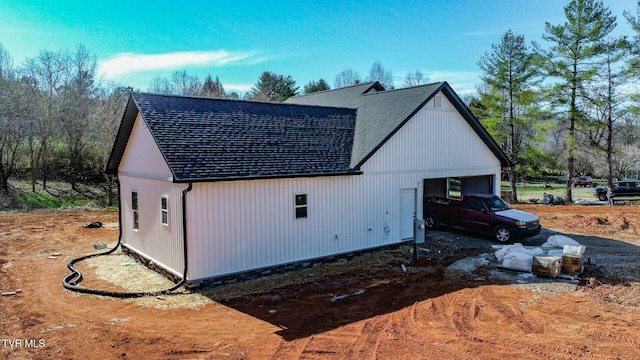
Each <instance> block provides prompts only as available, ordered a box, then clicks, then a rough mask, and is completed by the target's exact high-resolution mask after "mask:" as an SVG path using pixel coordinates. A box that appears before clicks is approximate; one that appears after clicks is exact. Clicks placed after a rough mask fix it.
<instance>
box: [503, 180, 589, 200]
mask: <svg viewBox="0 0 640 360" xmlns="http://www.w3.org/2000/svg"><path fill="white" fill-rule="evenodd" d="M500 190H501V191H503V192H505V191H506V192H508V191H511V184H510V183H509V182H508V181H503V182H502V183H501V184H500ZM517 191H518V200H519V201H528V200H529V199H540V200H542V198H543V195H544V193H547V194H551V195H553V196H555V197H563V198H564V197H565V194H566V184H565V182H564V181H553V182H550V181H546V182H545V181H542V180H540V181H535V180H534V181H528V182H524V183H522V182H521V183H518V184H517ZM571 191H572V192H571V196H572V197H573V199H574V200H576V199H579V198H582V199H587V200H597V199H596V198H595V197H594V196H593V188H592V187H572V188H571Z"/></svg>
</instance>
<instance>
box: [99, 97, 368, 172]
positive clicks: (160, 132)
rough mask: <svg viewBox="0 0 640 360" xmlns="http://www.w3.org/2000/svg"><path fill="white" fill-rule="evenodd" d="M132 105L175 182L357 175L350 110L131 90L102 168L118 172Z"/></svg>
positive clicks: (133, 116)
mask: <svg viewBox="0 0 640 360" xmlns="http://www.w3.org/2000/svg"><path fill="white" fill-rule="evenodd" d="M138 112H139V113H140V114H141V116H142V121H144V122H145V124H146V125H147V127H148V129H149V132H150V133H151V135H152V137H153V139H154V140H155V142H156V144H157V145H158V148H159V150H160V152H161V154H162V156H163V157H164V159H165V161H166V162H167V165H168V166H169V169H170V170H171V172H172V174H173V180H174V181H175V182H188V181H215V180H230V179H252V178H273V177H291V176H322V175H338V174H356V173H358V172H357V171H354V170H353V169H352V168H351V167H350V159H351V151H352V148H353V136H354V132H355V120H356V110H355V109H348V108H338V107H320V106H300V105H290V104H275V103H263V102H252V101H240V100H226V99H212V98H200V97H184V96H173V95H154V94H146V93H133V94H131V97H130V98H129V102H128V104H127V108H126V110H125V113H124V116H123V119H122V123H121V125H120V129H119V131H118V135H117V137H116V141H115V143H114V147H113V149H112V152H111V156H110V159H109V162H108V165H107V168H106V172H107V173H108V174H117V172H118V166H119V164H120V161H121V160H122V157H123V155H124V151H125V148H126V145H127V142H128V141H129V137H130V135H131V132H132V130H133V126H134V123H135V120H136V117H137V114H138Z"/></svg>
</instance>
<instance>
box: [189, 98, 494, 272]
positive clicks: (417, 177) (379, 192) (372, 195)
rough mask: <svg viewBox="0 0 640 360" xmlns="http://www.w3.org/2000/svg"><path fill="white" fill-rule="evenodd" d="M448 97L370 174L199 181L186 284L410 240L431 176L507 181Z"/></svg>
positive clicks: (388, 149)
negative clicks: (302, 206)
mask: <svg viewBox="0 0 640 360" xmlns="http://www.w3.org/2000/svg"><path fill="white" fill-rule="evenodd" d="M440 101H441V107H439V108H435V109H434V108H433V104H427V105H426V106H425V107H423V109H421V110H420V111H419V112H418V113H417V114H416V115H415V116H414V117H413V118H412V119H410V120H409V121H408V122H407V124H405V126H403V127H402V128H401V129H400V130H399V131H398V133H396V134H395V135H394V136H393V137H392V138H391V139H390V140H389V141H388V142H387V143H385V144H384V145H383V146H382V147H381V148H380V149H379V150H378V151H377V152H376V153H375V154H374V155H373V156H372V157H371V158H370V159H369V160H368V161H367V162H366V163H365V164H364V165H363V166H362V170H363V174H362V175H355V176H334V177H316V178H291V179H269V180H253V181H223V182H213V183H195V184H194V188H193V191H192V192H190V193H189V194H188V195H187V207H188V209H187V223H188V240H189V250H188V251H189V254H188V257H189V273H188V278H189V279H190V280H192V281H198V280H202V279H206V278H212V277H219V276H224V275H226V274H234V273H241V272H243V271H247V270H251V269H260V268H267V267H270V266H276V265H280V264H286V263H291V262H295V261H301V260H308V259H316V258H321V257H326V256H331V255H335V254H341V253H348V252H352V251H358V250H365V249H369V248H375V247H380V246H384V245H391V244H396V243H399V242H401V241H402V240H403V239H407V238H410V237H412V226H413V223H412V221H413V219H412V218H413V214H414V213H415V215H416V216H417V217H418V218H420V217H422V206H421V201H417V199H421V198H422V191H423V189H422V182H423V180H424V179H428V178H441V177H448V176H477V175H492V176H495V178H499V175H500V162H499V160H498V159H496V157H495V155H494V154H493V153H492V152H491V151H490V150H489V149H488V148H487V146H486V145H485V144H484V143H483V142H482V141H481V140H480V139H479V138H478V136H477V134H476V133H475V132H474V131H473V129H472V128H471V127H470V126H469V125H468V124H467V122H466V121H465V120H464V119H463V117H462V116H461V115H460V114H459V113H458V112H457V111H456V110H455V109H454V108H453V106H451V104H450V103H449V102H448V101H447V99H446V98H445V97H441V98H440ZM429 105H431V106H429ZM297 194H306V195H307V212H308V214H307V218H304V219H296V217H295V196H296V195H297ZM411 197H413V199H411ZM408 216H409V217H411V218H408Z"/></svg>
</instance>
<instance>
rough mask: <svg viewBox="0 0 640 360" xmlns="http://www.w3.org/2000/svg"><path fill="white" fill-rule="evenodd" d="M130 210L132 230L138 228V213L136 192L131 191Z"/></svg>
mask: <svg viewBox="0 0 640 360" xmlns="http://www.w3.org/2000/svg"><path fill="white" fill-rule="evenodd" d="M131 210H132V211H133V230H138V228H139V226H140V223H139V219H140V217H139V214H138V192H137V191H132V192H131Z"/></svg>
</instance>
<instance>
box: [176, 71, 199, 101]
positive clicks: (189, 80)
mask: <svg viewBox="0 0 640 360" xmlns="http://www.w3.org/2000/svg"><path fill="white" fill-rule="evenodd" d="M171 87H172V91H171V93H172V94H176V95H186V96H192V95H200V94H201V92H202V82H201V81H200V79H198V77H197V76H192V75H189V74H187V72H186V71H185V70H182V71H174V72H173V74H171Z"/></svg>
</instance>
